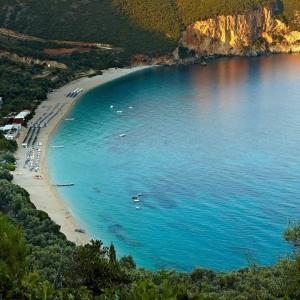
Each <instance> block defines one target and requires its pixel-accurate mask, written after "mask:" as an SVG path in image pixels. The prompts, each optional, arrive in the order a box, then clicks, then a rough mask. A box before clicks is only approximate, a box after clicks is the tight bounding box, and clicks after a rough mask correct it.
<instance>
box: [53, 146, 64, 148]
mask: <svg viewBox="0 0 300 300" xmlns="http://www.w3.org/2000/svg"><path fill="white" fill-rule="evenodd" d="M64 147H65V146H51V148H64Z"/></svg>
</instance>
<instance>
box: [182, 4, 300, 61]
mask: <svg viewBox="0 0 300 300" xmlns="http://www.w3.org/2000/svg"><path fill="white" fill-rule="evenodd" d="M181 43H182V45H183V46H184V47H185V48H188V49H189V50H193V51H195V52H196V53H197V54H200V55H215V54H219V55H257V54H262V53H266V52H272V53H285V52H299V51H300V32H299V31H292V30H291V29H290V28H289V27H288V26H287V25H286V24H285V23H284V22H283V21H281V20H279V19H277V18H276V16H275V13H274V9H273V8H267V7H264V8H261V9H257V10H254V11H249V12H248V13H245V14H241V15H227V16H218V17H216V18H211V19H207V20H202V21H197V22H195V23H193V24H191V25H190V26H188V28H187V29H186V31H185V32H184V33H183V35H182V39H181Z"/></svg>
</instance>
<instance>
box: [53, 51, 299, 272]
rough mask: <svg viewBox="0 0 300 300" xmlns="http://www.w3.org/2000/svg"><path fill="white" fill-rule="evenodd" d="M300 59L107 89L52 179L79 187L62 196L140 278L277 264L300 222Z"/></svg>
mask: <svg viewBox="0 0 300 300" xmlns="http://www.w3.org/2000/svg"><path fill="white" fill-rule="evenodd" d="M299 58H300V57H299V56H273V57H264V58H243V59H242V58H240V59H238V58H231V59H222V60H216V61H214V62H211V63H210V64H209V65H208V66H207V67H205V68H204V67H201V66H188V67H161V68H155V69H151V70H146V71H142V72H139V73H136V74H133V75H130V76H127V77H125V78H122V79H119V80H116V81H114V82H111V83H109V84H106V85H104V86H100V87H98V88H96V89H94V90H92V91H90V92H89V93H87V94H86V95H84V96H83V97H82V98H81V100H80V101H79V102H78V103H77V104H76V105H75V107H74V108H73V110H72V111H71V112H70V114H69V116H68V117H69V118H75V120H74V121H65V122H63V123H62V125H61V126H60V127H59V129H58V130H57V132H56V134H55V135H54V136H53V138H52V142H51V143H52V145H63V146H64V148H61V149H54V148H50V149H49V156H48V159H49V165H50V174H51V178H52V180H53V181H54V182H63V183H64V182H74V183H75V184H76V185H75V186H74V187H71V188H62V189H59V192H60V193H61V194H62V196H63V197H64V198H65V199H66V201H67V203H68V206H69V207H70V208H71V210H72V212H73V214H74V215H75V216H77V217H78V218H79V219H80V221H81V222H82V224H83V226H84V227H85V228H86V229H87V230H88V231H89V232H90V233H91V234H92V235H93V237H95V238H98V239H102V240H103V241H104V242H105V243H106V244H109V243H110V242H113V243H114V244H115V245H116V247H117V249H118V252H119V255H133V256H134V258H135V260H136V262H137V264H138V265H139V266H143V267H147V268H151V269H156V268H176V269H178V270H192V269H193V268H194V267H196V266H201V267H210V268H213V269H216V270H231V269H235V268H239V267H243V266H246V265H248V264H249V263H253V262H257V263H261V264H265V265H267V264H270V263H273V262H275V261H276V259H278V258H279V257H281V256H284V255H285V254H286V253H287V250H288V248H287V245H286V244H285V242H284V241H283V238H282V231H283V230H284V228H285V227H286V225H287V223H288V221H289V220H295V219H297V218H299V217H300V189H299V183H300V155H299V153H300V86H299V76H300V60H299ZM111 105H114V109H111V108H110V106H111ZM130 106H132V108H131V109H130V108H129V107H130ZM117 110H122V111H123V113H117ZM120 134H126V136H125V137H123V138H121V137H120V136H119V135H120ZM138 193H143V194H144V196H143V197H141V202H140V203H139V204H134V203H133V202H132V200H131V197H132V196H134V195H136V194H138ZM136 206H140V208H139V209H137V208H136Z"/></svg>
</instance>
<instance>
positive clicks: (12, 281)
mask: <svg viewBox="0 0 300 300" xmlns="http://www.w3.org/2000/svg"><path fill="white" fill-rule="evenodd" d="M26 255H27V246H26V243H25V240H24V237H23V233H22V231H21V230H20V229H19V228H17V227H16V226H14V225H13V224H12V223H11V221H10V220H9V219H8V218H7V217H6V216H4V215H3V214H0V298H4V299H10V298H14V297H16V294H17V293H18V291H19V288H20V283H21V279H22V277H23V275H24V274H25V272H26V269H27V262H26ZM1 296H2V297H1ZM16 298H17V297H16Z"/></svg>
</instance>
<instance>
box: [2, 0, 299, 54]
mask: <svg viewBox="0 0 300 300" xmlns="http://www.w3.org/2000/svg"><path fill="white" fill-rule="evenodd" d="M274 3H276V4H277V5H276V6H277V7H278V14H281V15H282V16H283V17H284V18H285V19H286V20H287V21H288V22H290V23H291V24H293V26H294V27H298V26H299V25H298V23H297V22H295V19H297V18H295V15H297V10H299V9H300V8H299V6H300V4H299V1H298V0H164V1H162V0H153V1H146V0H102V1H98V0H85V1H79V0H65V1H60V0H51V1H49V0H39V1H38V0H26V1H25V0H0V26H1V27H6V28H11V29H14V30H17V31H20V32H24V33H28V34H31V35H34V36H38V37H44V38H47V39H64V40H66V39H68V40H80V41H91V42H93V41H94V42H102V43H109V44H113V45H114V46H118V47H122V48H125V49H127V50H128V49H129V50H130V51H133V52H136V53H137V52H139V53H150V54H157V55H160V54H163V53H168V52H170V51H171V50H172V49H174V46H175V45H176V43H177V42H178V40H179V38H180V32H181V31H182V30H183V29H184V28H185V27H186V26H187V25H189V24H190V23H192V22H194V21H196V20H199V19H205V18H209V17H214V16H217V15H220V14H229V15H230V14H237V13H243V12H245V11H248V10H252V9H255V8H257V7H259V6H262V5H273V4H274Z"/></svg>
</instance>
